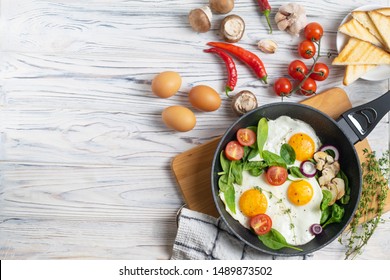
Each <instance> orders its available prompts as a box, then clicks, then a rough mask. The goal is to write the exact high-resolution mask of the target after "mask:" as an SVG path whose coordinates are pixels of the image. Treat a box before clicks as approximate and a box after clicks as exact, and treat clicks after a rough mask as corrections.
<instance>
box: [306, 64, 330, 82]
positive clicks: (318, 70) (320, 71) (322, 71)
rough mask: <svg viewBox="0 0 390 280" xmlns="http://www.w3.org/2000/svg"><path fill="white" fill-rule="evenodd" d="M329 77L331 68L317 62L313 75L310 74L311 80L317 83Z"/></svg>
mask: <svg viewBox="0 0 390 280" xmlns="http://www.w3.org/2000/svg"><path fill="white" fill-rule="evenodd" d="M328 76H329V68H328V66H327V65H326V64H325V63H321V62H317V63H316V64H315V65H314V69H313V73H311V74H310V78H312V79H314V80H316V81H323V80H326V78H328Z"/></svg>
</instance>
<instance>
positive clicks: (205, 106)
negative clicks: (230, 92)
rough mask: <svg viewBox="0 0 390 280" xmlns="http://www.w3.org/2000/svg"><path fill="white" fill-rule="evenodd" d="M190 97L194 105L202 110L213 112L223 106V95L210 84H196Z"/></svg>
mask: <svg viewBox="0 0 390 280" xmlns="http://www.w3.org/2000/svg"><path fill="white" fill-rule="evenodd" d="M188 97H189V99H190V103H191V104H192V106H194V107H195V108H197V109H199V110H201V111H205V112H211V111H215V110H217V109H218V108H219V106H221V97H220V96H219V94H218V92H216V91H215V90H214V89H213V88H211V87H209V86H204V85H199V86H194V87H193V88H192V89H191V90H190V92H189V94H188Z"/></svg>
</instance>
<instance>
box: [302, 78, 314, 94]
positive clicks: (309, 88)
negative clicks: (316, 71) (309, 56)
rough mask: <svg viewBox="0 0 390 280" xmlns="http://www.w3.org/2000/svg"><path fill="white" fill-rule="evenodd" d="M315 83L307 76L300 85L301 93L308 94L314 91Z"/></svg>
mask: <svg viewBox="0 0 390 280" xmlns="http://www.w3.org/2000/svg"><path fill="white" fill-rule="evenodd" d="M316 90H317V83H316V81H314V80H313V79H312V78H310V77H309V78H307V79H306V81H305V82H304V83H303V85H301V90H300V91H301V93H302V94H303V95H304V96H310V95H313V94H315V93H316Z"/></svg>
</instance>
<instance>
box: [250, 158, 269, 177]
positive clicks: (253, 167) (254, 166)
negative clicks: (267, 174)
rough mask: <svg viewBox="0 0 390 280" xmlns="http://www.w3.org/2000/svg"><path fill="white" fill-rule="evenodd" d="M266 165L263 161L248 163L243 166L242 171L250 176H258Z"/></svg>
mask: <svg viewBox="0 0 390 280" xmlns="http://www.w3.org/2000/svg"><path fill="white" fill-rule="evenodd" d="M266 167H267V164H266V163H265V162H264V161H248V162H246V163H245V164H244V170H247V171H248V172H249V174H251V175H252V176H256V177H257V176H260V175H261V174H262V173H263V172H264V169H265V168H266Z"/></svg>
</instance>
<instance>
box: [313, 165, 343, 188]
mask: <svg viewBox="0 0 390 280" xmlns="http://www.w3.org/2000/svg"><path fill="white" fill-rule="evenodd" d="M339 171H340V164H339V162H338V161H334V162H333V163H331V164H329V163H326V164H325V166H324V169H323V170H322V173H321V177H319V178H318V182H319V183H320V186H324V185H327V184H329V183H330V181H331V180H332V179H333V178H334V177H336V175H337V173H339Z"/></svg>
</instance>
